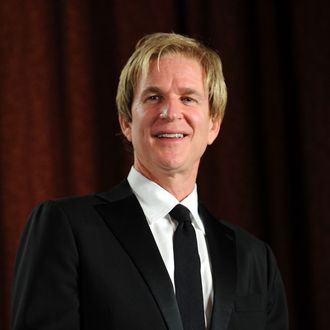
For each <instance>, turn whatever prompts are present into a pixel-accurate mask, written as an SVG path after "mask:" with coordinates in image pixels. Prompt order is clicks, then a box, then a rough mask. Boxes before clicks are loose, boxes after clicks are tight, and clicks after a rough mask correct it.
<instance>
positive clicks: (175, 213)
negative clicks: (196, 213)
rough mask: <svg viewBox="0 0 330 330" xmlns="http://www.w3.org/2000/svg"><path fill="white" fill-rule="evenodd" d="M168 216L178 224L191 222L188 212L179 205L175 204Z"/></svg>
mask: <svg viewBox="0 0 330 330" xmlns="http://www.w3.org/2000/svg"><path fill="white" fill-rule="evenodd" d="M170 215H171V217H172V218H174V219H175V220H176V221H178V222H180V223H181V222H185V221H189V222H191V218H190V211H189V210H188V208H186V207H185V206H183V205H181V204H177V205H176V206H175V207H174V208H173V209H172V211H171V212H170Z"/></svg>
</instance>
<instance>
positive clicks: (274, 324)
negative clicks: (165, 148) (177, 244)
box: [12, 181, 287, 330]
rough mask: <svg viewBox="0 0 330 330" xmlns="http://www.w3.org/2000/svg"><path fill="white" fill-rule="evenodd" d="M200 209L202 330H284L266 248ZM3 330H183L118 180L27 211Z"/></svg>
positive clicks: (134, 206) (153, 249) (143, 227)
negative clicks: (207, 288) (205, 311)
mask: <svg viewBox="0 0 330 330" xmlns="http://www.w3.org/2000/svg"><path fill="white" fill-rule="evenodd" d="M199 209H200V215H201V218H202V219H203V221H204V225H205V230H206V238H207V243H208V248H209V253H210V259H211V265H212V274H213V281H214V307H213V315H212V324H211V329H212V330H215V329H219V330H225V329H227V330H233V329H239V330H245V329H246V330H247V329H248V330H261V329H267V330H271V329H272V330H281V329H287V312H286V301H285V296H284V291H283V286H282V281H281V277H280V274H279V271H278V269H277V266H276V262H275V259H274V257H273V255H272V253H271V251H270V249H269V248H268V246H267V245H266V244H264V243H263V242H261V241H259V240H257V239H256V238H254V237H253V236H251V235H249V234H248V233H246V232H245V231H243V230H241V229H239V228H236V227H233V226H230V225H228V224H224V223H222V222H220V221H217V220H216V219H214V218H213V217H212V216H211V215H210V214H209V213H208V212H207V210H206V209H205V208H204V207H203V206H202V205H200V207H199ZM187 276H188V275H187ZM12 323H13V330H23V329H24V330H28V329H52V330H53V329H54V330H55V329H58V330H66V329H68V330H74V329H93V330H94V329H96V330H103V329H104V330H114V329H120V330H130V329H137V330H165V329H170V330H182V325H181V321H180V315H179V311H178V307H177V303H176V299H175V295H174V292H173V286H172V283H171V280H170V278H169V276H168V273H167V270H166V267H165V265H164V263H163V261H162V258H161V256H160V253H159V251H158V249H157V246H156V243H155V241H154V239H153V236H152V233H151V231H150V229H149V226H148V223H147V221H146V219H145V216H144V214H143V211H142V209H141V207H140V204H139V203H138V201H137V199H136V197H135V195H134V194H133V193H132V191H131V189H130V187H129V185H128V183H127V181H124V182H123V183H122V184H120V185H119V186H117V187H116V188H114V189H113V190H112V191H110V192H106V193H100V194H93V195H89V196H84V197H75V198H68V199H61V200H55V201H48V202H45V203H42V204H41V205H39V206H38V207H36V208H35V210H34V211H33V213H32V215H31V217H30V219H29V221H28V223H27V225H26V227H25V230H24V232H23V235H22V238H21V243H20V247H19V250H18V254H17V263H16V269H15V276H14V286H13V315H12Z"/></svg>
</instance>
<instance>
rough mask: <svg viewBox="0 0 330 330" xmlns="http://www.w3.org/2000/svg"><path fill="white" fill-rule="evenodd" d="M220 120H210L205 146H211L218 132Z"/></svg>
mask: <svg viewBox="0 0 330 330" xmlns="http://www.w3.org/2000/svg"><path fill="white" fill-rule="evenodd" d="M220 127H221V119H213V118H210V123H209V133H208V140H207V144H208V145H211V144H212V143H213V141H214V140H215V139H216V137H217V136H218V134H219V132H220Z"/></svg>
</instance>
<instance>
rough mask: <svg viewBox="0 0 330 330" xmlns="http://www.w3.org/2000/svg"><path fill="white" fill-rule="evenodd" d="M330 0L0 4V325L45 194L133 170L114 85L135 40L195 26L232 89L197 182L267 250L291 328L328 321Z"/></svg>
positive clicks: (76, 189) (114, 179)
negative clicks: (20, 252) (278, 273)
mask: <svg viewBox="0 0 330 330" xmlns="http://www.w3.org/2000/svg"><path fill="white" fill-rule="evenodd" d="M328 9H329V5H328V2H326V1H325V0H318V1H314V2H307V1H298V0H291V1H283V0H278V1H256V0H255V1H243V0H239V1H233V2H230V1H213V0H179V1H176V2H174V1H173V2H168V1H163V2H157V3H155V2H154V1H148V0H139V1H126V0H113V1H106V0H103V1H88V0H87V1H86V0H85V1H43V0H34V1H18V0H12V1H10V0H5V1H2V2H1V3H0V206H1V209H0V244H1V246H0V248H1V249H0V302H1V305H2V308H1V310H2V313H3V315H2V317H1V319H0V327H2V328H3V329H5V330H6V329H9V318H10V316H9V315H10V288H11V278H12V272H13V267H14V260H15V253H16V249H17V244H18V241H19V236H20V233H21V231H22V228H23V226H24V223H25V221H26V218H27V216H28V214H29V212H30V210H31V208H32V207H33V206H34V205H35V204H36V203H38V202H39V201H41V200H44V199H48V198H56V197H59V196H66V195H72V194H83V193H87V192H90V191H99V190H106V189H109V188H110V187H111V186H113V185H114V184H115V183H118V182H119V181H121V180H122V179H123V178H125V177H126V175H127V172H128V170H129V167H130V165H131V155H130V154H129V153H128V152H127V151H126V150H125V148H124V146H123V144H122V141H121V137H120V135H119V134H118V133H119V125H118V123H117V115H116V108H115V102H114V98H115V93H116V86H117V81H118V76H119V73H120V70H121V67H122V65H123V64H124V63H125V61H126V60H127V58H128V56H129V54H130V53H131V52H132V50H133V48H134V45H135V43H136V41H137V40H138V39H139V38H140V37H141V36H143V35H144V34H146V33H152V32H157V31H164V32H170V31H175V32H179V33H184V34H188V35H191V36H194V37H197V38H201V39H202V40H204V41H205V42H206V43H207V44H209V45H210V46H212V47H214V48H216V49H218V50H219V52H220V55H221V57H222V59H223V65H224V71H225V77H226V81H227V84H228V90H229V104H228V107H227V114H226V116H225V120H224V123H223V125H222V131H221V134H220V138H219V139H218V140H217V141H216V142H215V143H214V145H213V146H212V147H210V149H209V150H208V151H207V154H206V155H205V158H204V160H203V162H202V165H201V170H200V175H199V180H198V184H199V192H200V195H201V197H202V199H203V200H204V202H205V204H207V206H208V207H209V208H210V209H211V210H212V211H213V213H215V214H216V215H218V216H219V217H223V218H225V219H226V220H227V221H231V222H234V223H237V224H239V225H241V226H243V227H245V228H246V229H247V230H249V231H251V232H252V233H254V234H256V235H257V236H259V237H260V238H262V239H264V240H266V241H267V242H268V243H269V244H270V245H271V247H272V248H273V250H274V252H275V254H276V256H277V259H278V263H279V265H280V268H281V270H282V274H283V278H284V281H285V285H286V288H287V294H288V300H289V307H290V315H291V323H292V329H299V330H300V329H303V328H306V329H326V328H328V325H329V324H330V317H329V312H328V302H327V301H328V295H329V292H330V291H329V285H330V284H329V283H330V281H329V277H330V257H329V256H328V252H327V251H328V249H329V233H330V222H329V221H328V220H329V215H330V210H329V196H330V195H329V192H330V191H329V190H330V180H329V177H330V175H329V167H330V141H329V140H330V138H329V128H330V127H329V124H330V116H329V106H328V103H329V102H328V94H327V92H326V90H327V89H326V88H327V87H328V85H329V79H328V77H329V70H328V69H329V64H328V63H329V58H330V56H329V55H330V54H329V42H328V36H329V10H328Z"/></svg>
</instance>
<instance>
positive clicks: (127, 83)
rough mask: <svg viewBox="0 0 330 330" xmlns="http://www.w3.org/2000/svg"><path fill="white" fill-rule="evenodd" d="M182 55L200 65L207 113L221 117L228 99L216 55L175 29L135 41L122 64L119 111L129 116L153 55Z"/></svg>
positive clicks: (218, 59)
mask: <svg viewBox="0 0 330 330" xmlns="http://www.w3.org/2000/svg"><path fill="white" fill-rule="evenodd" d="M176 54H178V55H183V56H186V57H188V58H193V59H196V60H197V61H198V62H199V63H200V65H201V66H202V68H203V71H204V75H205V81H204V83H205V84H206V86H207V90H208V95H209V106H210V116H211V118H212V119H213V120H221V119H222V118H223V116H224V113H225V107H226V103H227V88H226V84H225V80H224V76H223V73H222V65H221V60H220V57H219V55H218V54H217V53H216V52H215V51H214V50H212V49H210V48H208V47H206V46H205V45H203V44H202V43H200V42H199V41H197V40H195V39H192V38H188V37H185V36H182V35H180V34H176V33H154V34H150V35H146V36H145V37H143V38H142V39H140V40H139V41H138V43H137V44H136V47H135V51H134V53H133V54H132V55H131V57H130V58H129V60H128V61H127V63H126V65H125V66H124V68H123V70H122V72H121V75H120V79H119V84H118V89H117V96H116V103H117V109H118V114H119V115H120V116H123V118H124V119H125V120H126V121H127V122H131V120H132V112H131V106H132V102H133V98H134V92H135V88H136V86H137V83H138V81H139V80H140V79H141V76H143V75H145V74H147V72H148V70H149V64H150V61H151V60H152V59H157V60H158V61H159V59H160V58H161V57H162V56H165V55H176Z"/></svg>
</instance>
